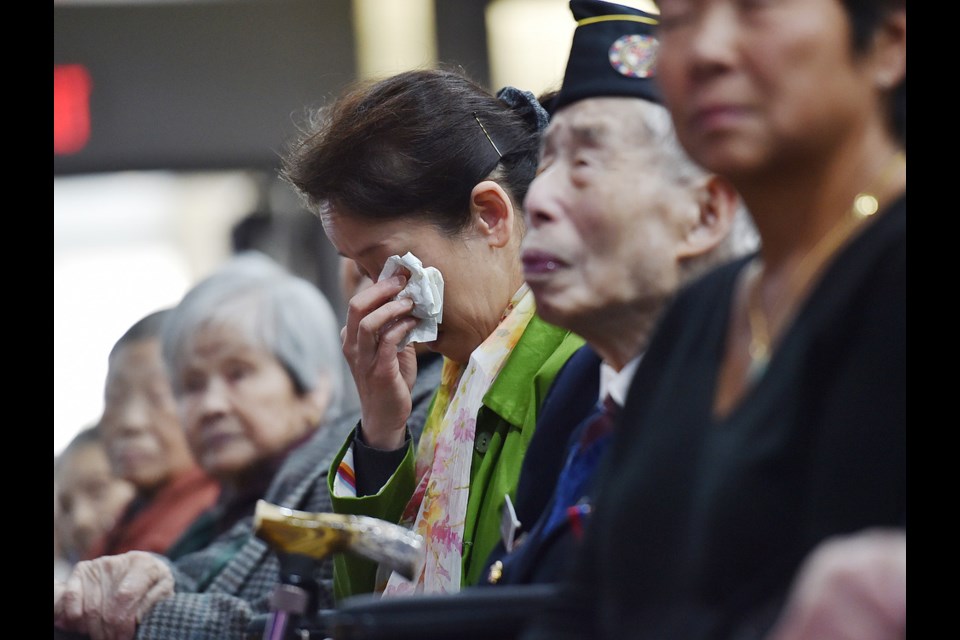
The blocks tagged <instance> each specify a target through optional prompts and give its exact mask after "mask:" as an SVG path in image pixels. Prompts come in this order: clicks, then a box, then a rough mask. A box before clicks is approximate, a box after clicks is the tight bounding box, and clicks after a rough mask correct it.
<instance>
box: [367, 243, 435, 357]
mask: <svg viewBox="0 0 960 640" xmlns="http://www.w3.org/2000/svg"><path fill="white" fill-rule="evenodd" d="M400 269H406V270H407V271H408V272H409V273H410V276H409V278H407V286H406V287H404V288H403V291H401V292H400V293H398V294H397V296H396V297H397V299H399V298H410V299H411V300H413V304H414V306H413V311H412V313H411V315H413V317H415V318H419V319H420V322H418V323H417V326H416V327H414V328H413V330H412V331H411V332H410V333H409V334H407V336H406V337H405V338H404V339H403V340H402V341H401V342H400V344H399V345H398V346H397V348H398V349H403V348H404V347H406V346H407V345H408V344H410V343H411V342H432V341H434V340H436V339H437V327H438V325H439V324H440V323H441V322H443V276H442V275H440V270H439V269H437V268H436V267H424V266H423V262H421V261H420V259H419V258H417V257H416V256H415V255H413V254H412V253H410V252H409V251H408V252H407V253H406V254H404V255H403V256H402V257H401V256H390V257H389V258H387V262H386V264H384V265H383V271H381V272H380V277H379V278H378V281H380V280H383V279H384V278H389V277H390V276H392V275H394V274H395V273H397V272H398V271H399V270H400Z"/></svg>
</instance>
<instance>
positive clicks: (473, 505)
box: [284, 70, 582, 596]
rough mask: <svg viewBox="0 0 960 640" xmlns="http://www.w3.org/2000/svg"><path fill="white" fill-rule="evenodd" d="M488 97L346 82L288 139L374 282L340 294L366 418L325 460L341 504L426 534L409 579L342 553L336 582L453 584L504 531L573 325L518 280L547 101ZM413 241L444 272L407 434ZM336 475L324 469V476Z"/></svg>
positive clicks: (347, 349)
mask: <svg viewBox="0 0 960 640" xmlns="http://www.w3.org/2000/svg"><path fill="white" fill-rule="evenodd" d="M498 95H499V98H498V97H496V96H493V95H490V93H488V92H487V91H486V90H485V89H483V88H482V87H481V86H479V85H477V84H476V83H474V82H472V81H470V80H469V79H468V78H466V77H464V76H463V75H462V74H459V73H454V72H450V71H446V70H430V71H411V72H405V73H401V74H397V75H395V76H393V77H390V78H387V79H384V80H380V81H377V82H372V83H364V84H362V85H360V86H358V87H352V88H350V89H349V90H348V91H346V92H345V93H344V94H342V95H341V96H340V98H339V99H338V100H337V101H336V102H335V103H334V104H332V105H331V106H330V107H329V108H328V109H327V110H326V111H325V112H324V113H322V114H321V118H320V119H319V120H318V123H317V125H316V126H315V127H313V128H311V129H310V130H308V131H307V132H306V133H305V135H304V136H303V138H302V139H301V140H300V141H299V143H298V144H297V145H296V146H295V147H294V148H293V149H292V150H291V151H290V153H289V154H288V156H287V158H286V161H285V168H284V176H285V177H286V178H287V180H289V182H291V183H292V184H293V185H294V186H295V187H296V188H297V189H299V190H300V192H301V193H302V194H303V195H304V198H305V200H306V202H307V204H308V205H309V206H310V207H311V208H312V209H313V210H314V211H315V212H316V213H317V214H318V215H319V216H320V218H321V221H322V222H323V226H324V229H325V231H326V233H327V236H328V237H329V238H330V240H331V241H332V243H333V244H334V246H336V248H337V250H338V251H339V252H340V253H341V254H342V255H344V256H347V257H348V258H351V259H353V260H354V261H355V262H356V264H357V265H358V266H359V268H360V270H361V272H362V273H363V274H364V275H366V276H368V277H369V278H370V279H371V280H373V281H374V284H372V285H371V286H369V287H367V288H365V289H364V290H363V291H361V292H359V293H358V294H357V295H355V296H354V297H353V298H352V299H351V300H350V303H349V311H348V314H347V323H346V327H345V329H344V332H343V350H344V354H345V355H346V358H347V361H348V363H349V365H350V368H351V371H352V373H353V376H354V380H355V381H356V384H357V388H358V391H359V394H360V401H361V416H362V419H361V421H360V423H359V424H358V425H357V428H356V430H355V432H354V433H352V434H351V435H350V437H349V438H348V439H347V440H346V441H345V443H344V446H343V449H342V451H341V453H340V454H339V455H338V456H337V459H336V461H335V464H334V467H333V470H332V472H331V474H330V476H329V477H330V479H331V486H330V489H331V491H332V492H333V505H334V508H335V510H336V511H338V512H341V513H352V514H360V515H367V516H375V517H379V518H382V519H385V520H389V521H391V522H395V523H403V524H405V525H409V526H410V527H412V528H413V529H415V530H416V531H417V532H418V533H420V534H422V535H423V536H424V538H425V540H426V542H425V546H426V553H425V558H424V563H423V565H422V566H421V567H420V569H419V571H418V572H417V575H416V576H415V577H414V579H413V580H412V581H407V580H405V579H404V578H402V577H400V576H399V575H398V574H393V575H390V576H387V575H384V576H382V578H383V579H382V580H378V578H377V567H376V565H375V564H374V563H372V562H370V561H367V560H364V559H361V558H357V557H352V556H349V555H346V554H341V555H340V556H338V557H337V564H336V571H335V580H336V588H337V595H338V596H344V595H349V594H353V593H364V592H372V591H378V590H381V589H385V590H386V591H388V592H389V593H410V592H427V593H435V592H451V591H457V590H459V588H460V587H461V585H462V584H466V583H470V582H473V581H475V580H476V579H477V577H478V576H479V575H480V573H481V572H482V570H483V565H484V562H485V560H486V557H487V555H488V554H489V553H490V551H491V550H492V549H493V547H494V546H495V545H496V543H497V540H498V539H499V526H500V514H501V511H502V509H503V506H504V503H505V501H506V497H507V496H508V495H513V493H514V492H515V489H516V482H517V477H518V475H519V472H520V465H521V463H522V460H523V455H524V453H525V451H526V446H527V443H528V442H529V440H530V437H531V436H532V433H533V430H534V427H535V424H536V420H537V416H538V414H539V409H540V404H541V402H542V400H543V397H544V395H545V392H546V389H547V388H548V387H549V385H550V383H551V382H552V381H553V377H554V376H555V374H556V372H557V370H558V369H559V368H560V366H561V365H562V364H563V363H564V362H565V361H566V359H567V358H568V357H569V356H570V354H571V353H573V351H575V350H576V349H577V348H578V347H579V346H580V345H581V344H582V339H580V338H579V337H577V336H574V335H573V334H571V333H570V332H569V331H567V330H564V329H560V328H558V327H555V326H553V325H550V324H548V323H546V322H544V321H543V320H542V319H541V318H539V317H537V316H536V313H535V311H536V308H535V303H534V300H533V294H532V293H531V292H530V289H529V287H528V286H527V284H526V283H525V282H524V280H523V271H522V267H521V263H520V243H521V239H522V236H523V231H524V225H523V216H522V211H521V208H520V205H521V203H522V201H523V197H524V196H525V194H526V190H527V186H528V184H529V182H530V180H531V179H532V178H533V175H534V171H535V169H536V156H537V150H538V147H539V141H540V132H541V130H542V128H543V126H544V125H545V124H546V121H547V114H546V113H545V112H544V111H543V108H542V106H541V105H540V104H539V102H537V100H536V98H535V97H534V96H533V95H532V94H530V93H529V92H521V91H518V90H516V89H513V88H507V89H505V90H502V91H501V92H500V93H499V94H498ZM407 253H411V254H413V257H414V258H415V259H417V260H418V262H419V264H417V263H414V266H415V267H418V268H419V267H420V266H422V267H423V268H424V269H431V268H432V269H437V270H439V273H440V275H441V276H442V280H443V288H442V317H441V318H437V320H438V321H439V326H438V327H437V332H436V334H435V335H430V336H429V337H425V338H419V339H418V342H421V343H426V346H427V347H428V348H429V349H431V350H432V351H435V352H438V353H440V354H442V355H443V356H444V368H443V376H442V381H441V386H440V388H439V390H438V392H437V394H436V396H435V398H434V400H433V406H432V409H431V413H430V415H429V416H428V419H427V423H426V426H425V428H424V432H423V435H422V437H421V439H420V441H419V443H418V445H417V447H414V445H413V443H412V439H411V434H410V430H409V429H408V416H409V415H410V406H411V399H410V389H411V386H412V385H413V383H414V381H415V379H416V377H417V367H416V354H415V349H414V346H413V344H407V337H408V335H409V334H410V333H411V331H413V330H414V329H415V328H418V325H420V324H421V319H420V318H418V317H416V316H414V315H413V312H414V309H415V304H416V302H415V300H413V299H412V298H411V297H410V296H408V295H398V294H401V293H402V292H404V291H405V288H406V285H407V282H408V279H409V278H412V277H418V278H419V277H420V276H421V274H420V273H417V272H413V271H410V269H409V268H407V267H409V265H408V264H407V263H404V264H405V265H407V266H406V267H405V268H404V269H401V270H400V271H399V272H397V273H394V274H393V275H389V276H387V277H383V278H380V274H381V273H382V272H383V271H384V267H385V266H388V264H389V263H391V261H392V259H393V257H394V256H398V257H404V256H406V254H407ZM335 478H336V479H337V480H338V481H337V482H334V479H335Z"/></svg>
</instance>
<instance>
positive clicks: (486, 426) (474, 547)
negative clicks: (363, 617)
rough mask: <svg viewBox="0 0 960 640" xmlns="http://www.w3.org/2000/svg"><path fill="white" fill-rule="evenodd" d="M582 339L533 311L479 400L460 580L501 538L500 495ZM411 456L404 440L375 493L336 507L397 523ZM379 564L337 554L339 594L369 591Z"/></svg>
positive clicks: (409, 487) (411, 478)
mask: <svg viewBox="0 0 960 640" xmlns="http://www.w3.org/2000/svg"><path fill="white" fill-rule="evenodd" d="M582 345H583V339H582V338H580V337H579V336H577V335H575V334H573V333H571V332H569V331H567V330H565V329H561V328H559V327H556V326H554V325H551V324H548V323H546V322H544V321H543V320H541V319H540V317H539V316H536V315H535V316H534V317H533V318H532V319H531V320H530V323H529V324H528V325H527V328H526V329H525V330H524V332H523V335H522V336H521V337H520V340H519V341H518V342H517V345H516V347H514V350H513V353H511V354H510V357H509V358H508V360H507V362H506V363H505V364H504V366H503V369H502V370H501V371H500V375H499V376H497V379H496V380H494V382H493V385H491V387H490V389H489V390H488V391H487V394H486V395H485V396H484V398H483V407H482V408H481V409H480V413H479V414H478V415H477V431H476V438H475V441H476V444H475V445H474V450H473V464H472V467H471V470H470V497H469V499H468V501H467V515H466V525H465V527H464V532H463V571H462V574H461V575H462V576H463V578H462V581H461V582H462V584H463V585H472V584H476V583H477V581H478V580H479V579H480V577H481V575H480V574H481V572H482V571H483V568H484V564H485V563H486V560H487V556H489V555H490V552H491V551H493V548H494V547H495V546H496V544H497V542H498V541H499V540H500V519H501V514H502V512H503V505H504V502H505V499H504V496H505V495H506V494H510V497H511V499H513V498H515V497H516V490H517V480H518V478H519V476H520V466H521V463H522V462H523V456H524V454H525V453H526V451H527V445H528V444H529V443H530V438H532V437H533V431H534V428H535V426H536V422H537V416H538V415H539V413H540V405H541V404H542V403H543V399H544V397H545V396H546V393H547V390H548V389H549V388H550V385H551V384H552V383H553V379H554V377H556V375H557V372H558V371H559V370H560V367H561V366H563V363H564V362H566V361H567V358H569V357H570V356H571V355H572V354H573V352H574V351H576V350H577V349H578V348H580V347H581V346H582ZM352 442H353V434H352V433H351V434H350V437H349V438H347V440H346V442H344V444H343V447H341V449H340V452H339V453H338V454H337V456H336V458H334V460H333V464H332V465H331V467H330V474H329V475H328V477H327V484H328V487H329V489H330V491H331V495H332V493H333V478H334V477H335V476H336V470H337V467H338V466H339V464H340V461H341V460H342V459H343V456H344V455H345V453H346V451H347V449H348V448H349V447H350V444H351V443H352ZM415 455H416V452H415V451H414V447H413V445H412V444H410V445H408V448H407V454H406V456H405V457H404V459H403V462H402V463H401V464H400V466H399V467H398V468H397V471H396V472H395V473H394V474H393V476H392V477H391V478H390V480H389V481H388V482H387V484H386V485H385V486H384V487H383V488H382V489H381V490H380V492H379V493H377V494H376V495H370V496H364V497H360V498H338V497H335V496H334V497H332V503H333V510H334V511H335V512H337V513H346V514H353V515H365V516H372V517H375V518H380V519H382V520H387V521H389V522H394V523H396V522H399V521H400V516H401V515H402V514H403V509H404V507H405V506H406V504H407V501H408V500H409V499H410V496H411V495H413V491H414V489H415V469H414V459H415ZM376 570H377V567H376V564H375V563H373V562H372V561H369V560H366V559H364V558H361V557H359V556H354V555H351V554H337V555H335V556H334V572H333V576H334V594H335V596H336V598H337V599H338V600H340V599H342V598H345V597H347V596H351V595H355V594H359V593H369V592H372V591H373V590H374V584H375V577H376Z"/></svg>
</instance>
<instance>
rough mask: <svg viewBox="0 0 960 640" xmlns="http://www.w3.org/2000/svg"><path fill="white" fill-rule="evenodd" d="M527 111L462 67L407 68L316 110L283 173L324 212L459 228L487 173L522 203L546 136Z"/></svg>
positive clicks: (351, 90)
mask: <svg viewBox="0 0 960 640" xmlns="http://www.w3.org/2000/svg"><path fill="white" fill-rule="evenodd" d="M539 133H540V132H539V129H538V127H537V125H536V123H535V122H533V121H532V120H531V119H530V118H529V117H524V115H523V114H522V113H521V110H518V109H516V108H512V107H511V106H510V105H508V104H507V103H506V102H504V101H502V100H499V99H498V98H497V97H495V96H493V95H491V94H490V93H489V92H488V91H487V90H485V89H484V88H483V87H482V86H480V85H479V84H478V83H476V82H475V81H473V80H471V79H469V78H468V77H467V76H465V75H464V74H463V73H462V72H459V71H453V70H449V69H431V70H415V71H407V72H403V73H400V74H397V75H394V76H391V77H389V78H385V79H382V80H378V81H361V82H358V83H355V84H354V85H353V86H351V87H349V88H348V90H346V91H345V92H344V93H343V94H341V95H340V97H339V98H337V99H336V100H335V101H334V102H333V103H332V104H330V105H329V106H327V107H325V108H321V109H319V110H318V111H316V112H314V113H313V114H312V118H311V123H310V125H309V126H308V127H306V129H305V131H304V133H303V136H302V137H301V138H300V139H299V140H297V141H296V142H295V143H294V144H293V146H292V147H291V149H290V150H289V151H288V153H287V155H286V157H285V158H284V163H283V169H282V170H281V176H282V177H283V178H284V179H285V180H286V181H287V182H289V183H290V184H292V185H293V186H294V187H295V188H296V189H297V191H298V192H299V193H300V194H301V196H302V197H303V198H304V200H305V203H306V205H307V207H309V208H310V209H311V210H312V211H314V212H315V213H317V214H322V213H324V212H325V211H327V210H328V209H331V208H332V209H335V210H336V211H337V212H338V213H340V214H345V215H350V216H356V217H363V218H367V219H370V220H395V219H401V218H406V217H412V218H418V219H420V220H424V221H426V222H429V223H431V224H433V225H434V226H436V227H437V228H438V229H440V230H441V231H444V232H446V233H448V234H451V235H454V234H456V233H457V232H459V231H461V230H462V229H463V228H464V227H465V226H466V224H467V222H468V221H469V202H470V192H471V190H472V189H473V187H474V186H475V185H476V184H477V183H479V182H481V181H482V180H484V179H486V178H490V179H492V180H496V181H497V182H498V183H499V184H500V185H501V186H502V187H504V189H505V190H506V191H507V192H508V193H509V194H510V196H511V197H512V198H513V199H514V203H515V204H516V205H518V206H519V205H520V204H522V202H523V198H524V196H525V195H526V191H527V188H528V186H529V184H530V181H531V180H533V177H534V175H535V173H536V166H537V154H538V150H539V142H540V135H539Z"/></svg>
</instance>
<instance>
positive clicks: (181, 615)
mask: <svg viewBox="0 0 960 640" xmlns="http://www.w3.org/2000/svg"><path fill="white" fill-rule="evenodd" d="M442 361H443V359H442V358H440V357H434V358H432V359H430V360H429V361H428V363H427V364H426V365H425V366H422V368H421V369H420V371H419V373H418V375H417V382H416V384H415V385H414V388H413V402H414V408H413V414H412V415H411V416H410V420H409V422H408V424H409V426H410V429H411V431H412V432H413V433H414V435H415V437H419V431H420V430H421V429H422V428H423V423H424V421H425V420H426V416H427V410H428V408H429V405H430V400H431V399H432V397H433V392H434V390H435V389H436V387H437V385H438V384H439V383H440V369H441V367H442ZM358 420H359V415H358V413H356V412H353V413H350V414H345V415H344V416H341V417H340V418H339V419H338V420H336V421H335V422H333V423H331V424H329V425H327V426H326V427H323V428H321V429H319V430H318V431H317V433H316V435H314V437H313V438H311V439H310V440H308V441H307V442H306V443H305V444H304V445H303V446H302V447H300V448H299V449H297V450H296V451H294V452H293V453H292V454H290V457H289V458H288V459H287V460H286V461H285V462H284V464H283V466H282V467H281V468H280V470H279V471H278V472H277V476H276V478H274V481H273V484H272V485H271V486H270V489H269V490H268V491H267V493H266V495H265V496H264V499H266V500H268V501H270V502H273V503H276V504H280V505H283V506H285V507H289V508H291V509H300V510H303V511H315V512H321V511H333V508H332V506H331V504H330V493H329V491H328V490H327V472H328V470H329V467H330V464H331V462H332V461H333V457H334V455H335V454H336V453H337V451H338V450H339V449H340V446H341V445H342V444H343V441H344V439H345V438H346V437H347V435H348V434H349V433H350V432H351V430H352V429H353V428H354V427H355V426H356V424H357V421H358ZM173 572H174V577H175V580H176V592H175V593H174V595H173V596H172V597H170V598H167V599H166V600H163V601H161V602H160V603H158V604H157V605H156V606H155V607H154V608H153V609H152V610H151V611H150V613H149V614H147V616H146V617H144V619H143V620H142V621H141V623H140V625H139V627H138V629H137V635H136V637H137V638H138V640H241V639H243V638H244V637H245V632H246V629H247V627H248V625H249V624H250V622H251V621H252V620H253V619H254V618H255V617H259V616H262V615H264V614H266V613H268V612H269V611H270V595H271V593H272V592H273V588H274V586H275V585H276V583H277V580H278V578H279V575H280V567H279V563H278V562H277V558H276V555H275V554H273V553H272V552H270V551H269V549H268V548H267V545H266V543H264V542H263V541H262V540H260V539H259V538H257V537H255V536H254V535H253V520H252V518H247V519H245V520H244V521H242V522H239V523H238V524H237V525H236V526H234V528H233V529H231V530H230V531H228V532H227V533H225V534H224V535H222V536H221V537H220V538H218V539H217V540H216V541H215V542H214V543H213V544H212V545H210V546H209V547H207V548H206V549H203V550H201V551H197V552H195V553H191V554H188V555H186V556H184V557H182V558H180V559H179V560H178V561H176V562H175V563H174V564H173ZM315 577H316V578H317V580H318V582H319V584H320V585H321V586H322V587H327V588H325V589H323V590H322V592H321V595H320V607H321V608H332V607H333V606H334V602H333V585H332V583H333V561H332V560H327V561H324V562H322V563H318V565H317V574H316V576H315Z"/></svg>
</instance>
